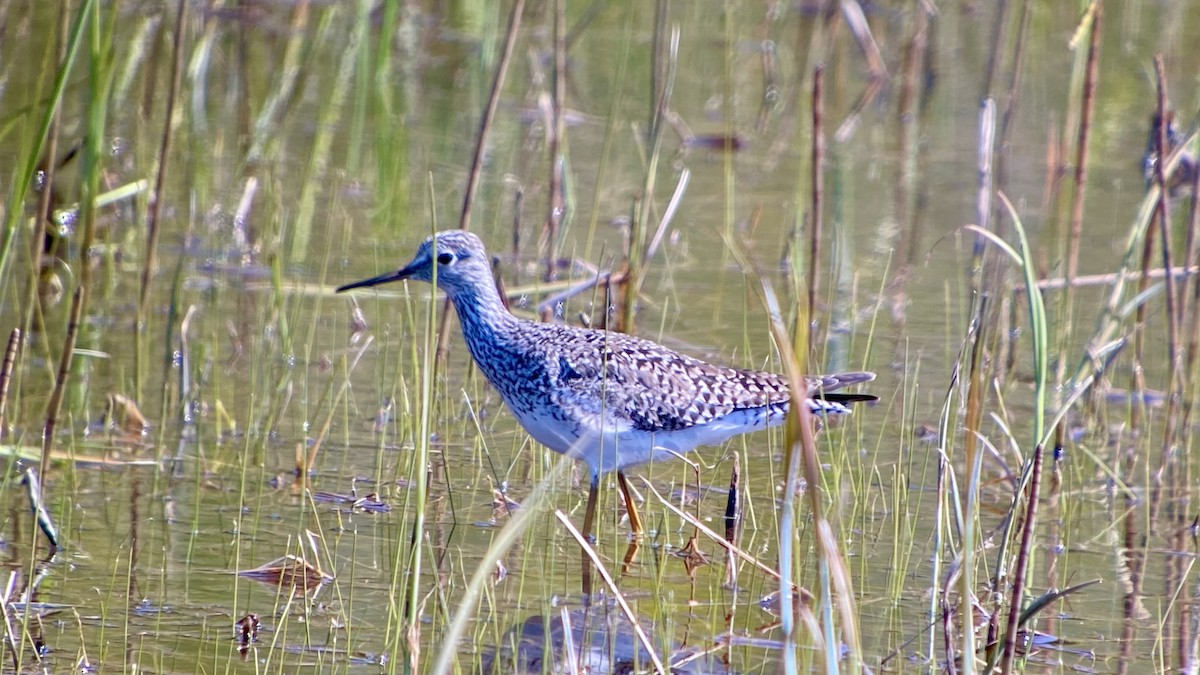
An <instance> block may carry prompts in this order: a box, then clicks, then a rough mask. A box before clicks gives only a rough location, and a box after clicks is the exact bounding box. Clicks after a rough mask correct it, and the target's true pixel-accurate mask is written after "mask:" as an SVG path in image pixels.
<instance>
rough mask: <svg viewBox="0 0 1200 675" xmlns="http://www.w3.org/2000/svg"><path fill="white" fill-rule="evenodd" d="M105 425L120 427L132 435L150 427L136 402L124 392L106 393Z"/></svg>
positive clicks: (139, 433) (112, 427)
mask: <svg viewBox="0 0 1200 675" xmlns="http://www.w3.org/2000/svg"><path fill="white" fill-rule="evenodd" d="M104 421H105V427H107V428H109V429H120V430H121V431H124V432H125V433H127V434H130V435H133V436H141V435H142V434H143V433H145V431H146V430H147V429H148V428H149V427H150V422H148V421H147V420H146V417H145V416H144V415H142V411H141V410H139V409H138V406H137V403H135V402H134V401H133V399H131V398H129V397H128V396H125V395H124V394H109V395H108V410H107V411H106V412H105V415H104Z"/></svg>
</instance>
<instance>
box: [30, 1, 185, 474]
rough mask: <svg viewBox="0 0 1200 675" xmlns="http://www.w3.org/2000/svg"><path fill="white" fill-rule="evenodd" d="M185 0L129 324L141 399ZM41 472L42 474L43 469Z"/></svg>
mask: <svg viewBox="0 0 1200 675" xmlns="http://www.w3.org/2000/svg"><path fill="white" fill-rule="evenodd" d="M187 9H188V3H187V0H179V3H178V6H177V7H176V10H175V31H174V33H173V36H174V44H173V45H172V47H171V88H170V90H169V91H168V92H167V109H166V111H165V112H164V116H163V132H162V139H161V141H160V142H159V145H158V175H157V176H155V178H154V193H153V194H152V195H151V196H150V213H149V218H148V222H147V223H146V257H145V260H144V261H143V263H142V282H141V289H140V291H139V292H138V308H137V320H136V321H135V322H134V324H133V343H134V348H133V355H134V358H133V364H134V365H133V371H134V376H133V381H134V387H135V395H134V399H135V400H139V401H140V400H142V396H141V386H142V377H141V376H142V372H141V370H142V366H143V365H145V364H144V363H142V349H141V341H142V327H143V324H144V323H145V321H146V300H147V298H148V297H149V295H150V280H151V279H152V278H153V277H154V270H155V268H156V267H157V266H158V262H157V260H156V258H157V255H158V238H159V233H160V232H161V227H160V225H161V224H162V211H163V202H164V201H166V200H165V199H164V195H163V193H164V192H165V191H166V184H167V168H168V166H169V165H170V158H171V143H172V141H173V140H174V137H175V125H174V120H175V105H176V103H177V102H178V100H179V89H180V88H181V87H182V84H183V43H184V38H183V26H184V20H185V19H186V18H187ZM42 475H45V472H44V471H43V473H42Z"/></svg>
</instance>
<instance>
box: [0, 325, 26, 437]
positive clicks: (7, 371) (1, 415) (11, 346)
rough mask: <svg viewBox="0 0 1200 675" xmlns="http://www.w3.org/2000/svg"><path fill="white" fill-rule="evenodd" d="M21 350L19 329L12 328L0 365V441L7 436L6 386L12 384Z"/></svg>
mask: <svg viewBox="0 0 1200 675" xmlns="http://www.w3.org/2000/svg"><path fill="white" fill-rule="evenodd" d="M20 350H21V329H20V328H14V329H12V332H11V333H9V335H8V347H7V348H6V349H5V350H4V364H3V365H0V440H3V439H4V438H5V437H7V436H8V432H7V431H6V430H5V425H6V423H7V420H6V419H5V413H6V412H7V410H8V385H9V383H11V382H12V371H13V366H14V365H15V364H16V362H17V354H18V352H20Z"/></svg>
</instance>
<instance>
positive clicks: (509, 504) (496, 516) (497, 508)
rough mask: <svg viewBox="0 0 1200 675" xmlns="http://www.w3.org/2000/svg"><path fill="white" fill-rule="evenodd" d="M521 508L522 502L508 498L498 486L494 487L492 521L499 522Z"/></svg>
mask: <svg viewBox="0 0 1200 675" xmlns="http://www.w3.org/2000/svg"><path fill="white" fill-rule="evenodd" d="M519 508H521V503H520V502H518V501H515V500H512V499H509V498H508V495H506V494H504V493H503V492H501V491H500V490H497V489H496V488H492V522H499V521H500V520H503V519H505V518H507V517H509V516H511V515H512V514H513V513H515V512H516V511H517V509H519Z"/></svg>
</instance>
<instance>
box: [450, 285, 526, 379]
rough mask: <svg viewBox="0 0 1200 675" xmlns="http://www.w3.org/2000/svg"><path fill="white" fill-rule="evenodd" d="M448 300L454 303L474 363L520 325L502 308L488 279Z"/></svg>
mask: <svg viewBox="0 0 1200 675" xmlns="http://www.w3.org/2000/svg"><path fill="white" fill-rule="evenodd" d="M450 301H451V302H453V303H454V310H455V311H456V312H457V313H458V322H459V323H460V324H462V331H463V337H464V338H466V341H467V346H468V347H469V348H470V350H471V355H472V356H474V357H475V360H476V361H481V359H480V356H481V354H482V353H483V352H484V351H486V348H487V346H488V345H492V346H495V345H500V344H503V343H504V342H506V340H505V337H506V336H507V335H508V334H510V333H511V332H512V329H513V327H514V326H515V325H516V324H517V323H519V322H520V319H518V318H517V317H515V316H513V315H512V313H510V312H509V311H508V308H507V307H505V306H504V301H503V300H501V299H500V293H499V292H497V291H496V286H495V284H494V283H492V281H491V280H490V279H489V280H488V281H487V283H486V284H483V283H481V284H478V285H476V286H474V287H472V288H471V289H470V290H469V291H463V292H459V293H454V294H452V295H451V296H450ZM484 360H486V359H484ZM481 363H482V362H481Z"/></svg>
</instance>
